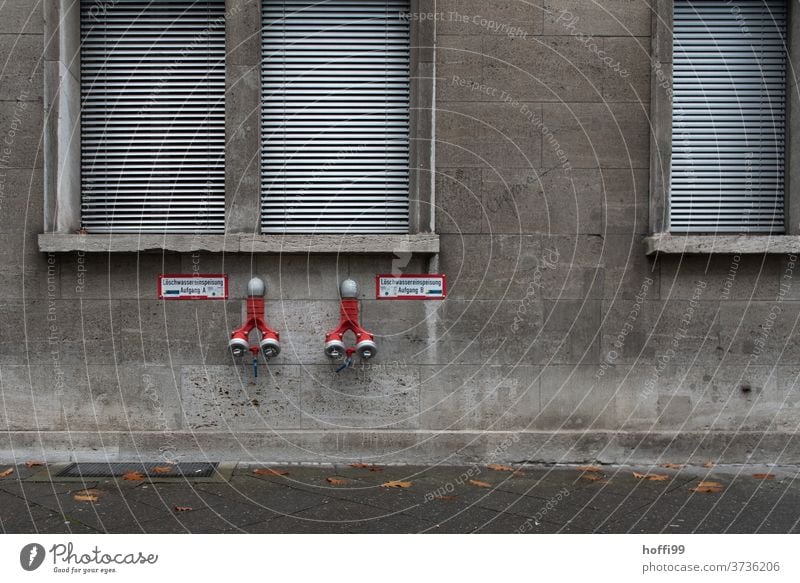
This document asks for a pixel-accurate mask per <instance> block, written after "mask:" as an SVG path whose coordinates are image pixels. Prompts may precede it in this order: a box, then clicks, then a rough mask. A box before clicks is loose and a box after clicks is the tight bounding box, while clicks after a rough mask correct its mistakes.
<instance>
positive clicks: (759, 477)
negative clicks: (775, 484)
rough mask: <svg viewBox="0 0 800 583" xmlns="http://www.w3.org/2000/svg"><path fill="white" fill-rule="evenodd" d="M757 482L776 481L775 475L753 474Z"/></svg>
mask: <svg viewBox="0 0 800 583" xmlns="http://www.w3.org/2000/svg"><path fill="white" fill-rule="evenodd" d="M753 477H754V478H755V479H756V480H774V479H775V474H753Z"/></svg>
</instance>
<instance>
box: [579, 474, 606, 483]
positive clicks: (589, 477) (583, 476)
mask: <svg viewBox="0 0 800 583" xmlns="http://www.w3.org/2000/svg"><path fill="white" fill-rule="evenodd" d="M581 479H582V480H589V481H590V482H599V481H600V480H602V479H603V475H602V474H598V473H595V472H585V473H583V474H581Z"/></svg>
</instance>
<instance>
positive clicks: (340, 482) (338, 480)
mask: <svg viewBox="0 0 800 583" xmlns="http://www.w3.org/2000/svg"><path fill="white" fill-rule="evenodd" d="M325 481H326V482H328V483H329V484H333V485H334V486H344V485H345V484H346V483H347V480H345V479H343V478H325Z"/></svg>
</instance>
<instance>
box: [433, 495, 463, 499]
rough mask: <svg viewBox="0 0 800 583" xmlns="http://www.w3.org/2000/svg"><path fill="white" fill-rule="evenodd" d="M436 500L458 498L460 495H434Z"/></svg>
mask: <svg viewBox="0 0 800 583" xmlns="http://www.w3.org/2000/svg"><path fill="white" fill-rule="evenodd" d="M433 499H434V500H458V496H434V497H433Z"/></svg>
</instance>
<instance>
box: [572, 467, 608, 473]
mask: <svg viewBox="0 0 800 583" xmlns="http://www.w3.org/2000/svg"><path fill="white" fill-rule="evenodd" d="M575 469H576V470H578V471H579V472H602V471H603V470H602V469H601V468H599V467H597V466H578V467H577V468H575Z"/></svg>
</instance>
